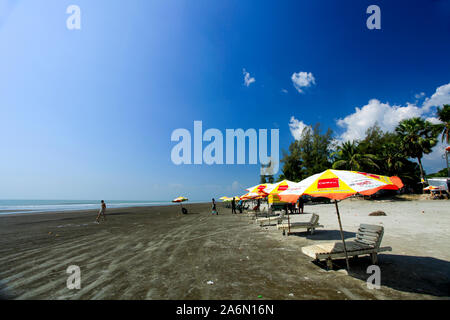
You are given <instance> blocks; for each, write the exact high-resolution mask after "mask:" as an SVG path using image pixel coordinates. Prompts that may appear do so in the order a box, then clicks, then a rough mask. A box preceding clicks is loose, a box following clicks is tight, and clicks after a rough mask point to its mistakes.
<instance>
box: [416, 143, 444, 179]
mask: <svg viewBox="0 0 450 320" xmlns="http://www.w3.org/2000/svg"><path fill="white" fill-rule="evenodd" d="M422 163H423V165H424V167H425V171H426V172H427V174H430V173H435V172H438V171H439V170H442V169H443V168H445V167H446V165H445V145H444V144H443V143H442V142H441V137H440V136H439V142H438V144H437V145H436V146H435V147H434V148H433V151H432V152H431V153H429V154H424V155H423V159H422Z"/></svg>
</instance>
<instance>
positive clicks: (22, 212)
mask: <svg viewBox="0 0 450 320" xmlns="http://www.w3.org/2000/svg"><path fill="white" fill-rule="evenodd" d="M204 203H208V202H188V203H184V204H183V206H186V205H189V204H204ZM176 205H179V203H167V204H163V205H161V204H154V205H145V206H123V207H122V206H121V207H113V208H107V210H108V211H110V210H117V209H129V208H136V209H140V208H147V207H166V206H167V207H169V206H176ZM99 209H100V206H99V208H97V209H73V210H72V209H67V210H57V209H55V210H45V211H44V210H42V211H34V210H31V209H30V210H28V211H27V210H20V211H14V212H9V210H0V218H1V217H3V216H11V215H14V216H19V215H31V214H45V213H54V214H61V213H65V212H88V211H89V212H98V210H99ZM5 211H8V212H5Z"/></svg>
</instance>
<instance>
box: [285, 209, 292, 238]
mask: <svg viewBox="0 0 450 320" xmlns="http://www.w3.org/2000/svg"><path fill="white" fill-rule="evenodd" d="M286 213H287V216H288V235H289V234H290V233H291V221H290V220H289V211H288V210H287V207H286Z"/></svg>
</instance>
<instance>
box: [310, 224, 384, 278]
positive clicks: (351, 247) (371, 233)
mask: <svg viewBox="0 0 450 320" xmlns="http://www.w3.org/2000/svg"><path fill="white" fill-rule="evenodd" d="M383 234H384V228H383V227H382V226H377V225H371V224H361V225H360V226H359V229H358V234H357V235H356V239H355V240H353V241H345V246H346V248H347V254H348V256H349V257H354V258H357V257H358V256H360V255H366V254H369V255H370V257H371V258H372V263H373V264H376V263H377V262H378V258H377V253H378V252H383V251H392V248H391V247H383V248H380V245H381V240H382V239H383ZM302 252H303V253H304V254H306V255H307V256H310V257H311V258H313V259H314V260H316V261H319V260H326V262H327V267H328V268H329V269H331V268H332V267H333V264H332V262H331V260H332V259H336V258H345V252H344V245H343V243H342V242H334V243H333V242H331V243H323V244H322V243H321V244H315V245H312V246H307V247H303V248H302Z"/></svg>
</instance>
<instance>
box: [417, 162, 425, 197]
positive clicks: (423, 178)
mask: <svg viewBox="0 0 450 320" xmlns="http://www.w3.org/2000/svg"><path fill="white" fill-rule="evenodd" d="M417 161H418V162H419V168H420V182H421V183H422V193H423V192H424V191H423V184H424V181H425V177H424V175H423V167H422V161H421V160H420V157H417Z"/></svg>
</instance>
